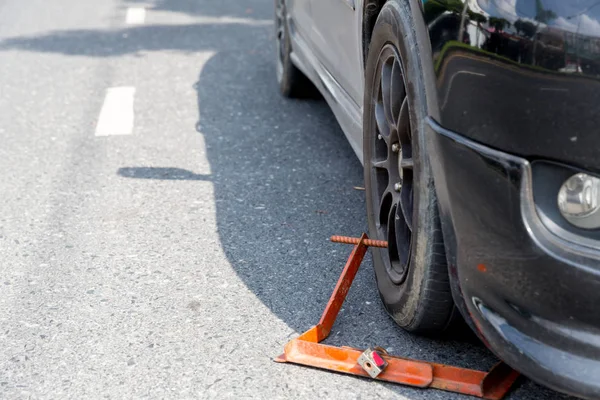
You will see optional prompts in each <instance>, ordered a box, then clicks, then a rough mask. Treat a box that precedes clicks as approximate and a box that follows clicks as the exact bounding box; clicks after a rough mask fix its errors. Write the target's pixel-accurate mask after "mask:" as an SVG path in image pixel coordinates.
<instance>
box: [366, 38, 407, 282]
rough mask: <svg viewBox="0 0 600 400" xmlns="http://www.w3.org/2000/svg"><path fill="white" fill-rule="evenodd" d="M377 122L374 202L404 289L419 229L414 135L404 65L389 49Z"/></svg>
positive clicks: (380, 75)
mask: <svg viewBox="0 0 600 400" xmlns="http://www.w3.org/2000/svg"><path fill="white" fill-rule="evenodd" d="M377 65H378V70H377V75H376V80H377V82H376V83H375V84H376V87H377V89H376V91H377V96H376V99H377V100H376V102H375V105H374V107H375V110H374V111H375V112H374V115H375V119H376V126H377V132H376V134H375V135H371V140H374V141H375V143H373V146H371V149H372V152H373V154H371V165H370V174H371V182H373V183H374V184H373V185H371V186H372V187H371V192H372V193H371V196H373V197H372V198H373V204H374V205H375V218H376V226H377V236H378V239H382V240H387V241H388V248H387V249H381V250H380V251H382V258H383V261H384V263H385V265H386V269H387V271H388V274H389V276H390V279H391V280H392V281H393V282H394V283H396V284H399V283H402V282H403V281H404V279H405V278H406V275H407V272H408V269H409V266H410V253H411V245H412V229H413V170H414V162H413V158H412V154H413V152H412V134H411V125H410V118H409V107H410V104H409V100H408V96H407V93H406V85H405V82H404V73H403V68H402V63H401V61H400V57H399V55H398V53H397V51H396V50H395V49H394V47H392V46H391V45H389V44H388V45H386V46H385V47H384V48H383V49H382V51H381V53H380V55H379V61H378V64H377Z"/></svg>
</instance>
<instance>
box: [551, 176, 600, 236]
mask: <svg viewBox="0 0 600 400" xmlns="http://www.w3.org/2000/svg"><path fill="white" fill-rule="evenodd" d="M558 208H559V209H560V212H561V214H562V215H563V217H565V219H566V220H567V221H569V222H570V223H571V224H573V225H575V226H577V227H579V228H584V229H596V228H600V179H598V178H595V177H593V176H590V175H588V174H575V175H573V176H571V177H570V178H569V179H567V180H566V181H565V182H564V183H563V185H562V186H561V188H560V191H559V192H558Z"/></svg>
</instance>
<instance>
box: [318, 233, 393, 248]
mask: <svg viewBox="0 0 600 400" xmlns="http://www.w3.org/2000/svg"><path fill="white" fill-rule="evenodd" d="M361 239H362V238H353V237H347V236H332V237H331V238H330V239H329V240H331V241H332V242H334V243H343V244H358V243H359V242H360V240H361ZM364 243H365V245H367V246H369V247H383V248H386V247H388V242H386V241H385V240H373V239H367V238H365V240H364Z"/></svg>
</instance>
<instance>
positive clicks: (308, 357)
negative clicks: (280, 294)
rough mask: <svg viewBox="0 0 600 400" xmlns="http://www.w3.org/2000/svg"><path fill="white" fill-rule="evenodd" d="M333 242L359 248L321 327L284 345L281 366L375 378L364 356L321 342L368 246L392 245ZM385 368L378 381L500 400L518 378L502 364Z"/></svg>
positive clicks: (396, 363)
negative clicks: (362, 360)
mask: <svg viewBox="0 0 600 400" xmlns="http://www.w3.org/2000/svg"><path fill="white" fill-rule="evenodd" d="M331 241H332V242H338V243H346V244H354V245H355V246H354V248H353V250H352V253H351V254H350V257H349V258H348V261H347V262H346V265H345V267H344V269H343V271H342V274H341V275H340V278H339V280H338V282H337V284H336V286H335V289H334V291H333V293H332V294H331V298H330V299H329V302H328V303H327V306H326V307H325V311H324V312H323V315H322V316H321V320H320V321H319V323H318V324H317V325H316V326H314V327H312V328H311V329H309V330H308V331H306V332H305V333H303V334H302V335H300V336H299V337H298V338H296V339H293V340H291V341H290V342H289V343H287V344H286V345H285V349H284V354H282V355H281V356H279V357H278V358H276V359H275V361H277V362H291V363H296V364H301V365H307V366H311V367H316V368H322V369H327V370H330V371H336V372H342V373H346V374H351V375H358V376H363V377H370V376H369V374H368V373H367V372H366V371H365V370H363V369H362V367H361V366H360V365H359V364H358V358H359V357H360V355H361V353H362V351H361V350H357V349H353V348H350V347H335V346H329V345H325V344H322V343H319V342H321V341H322V340H324V339H325V338H327V336H328V335H329V333H330V332H331V328H332V327H333V324H334V322H335V319H336V317H337V315H338V313H339V311H340V309H341V307H342V304H343V303H344V300H345V299H346V295H347V294H348V291H349V290H350V286H351V285H352V281H353V280H354V277H355V276H356V273H357V272H358V268H359V267H360V265H361V262H362V260H363V258H364V256H365V253H366V251H367V248H368V247H369V246H374V247H387V242H385V241H378V240H370V239H369V238H368V237H367V235H366V234H363V235H362V236H361V237H360V238H348V237H343V236H333V237H332V238H331ZM381 357H383V358H384V359H385V361H387V363H388V365H387V367H386V369H385V370H384V371H383V372H382V373H381V374H380V375H378V376H377V378H375V379H376V380H382V381H387V382H393V383H399V384H403V385H410V386H416V387H422V388H426V387H429V388H435V389H441V390H446V391H451V392H457V393H462V394H466V395H471V396H477V397H481V398H484V399H489V400H500V399H502V398H503V397H504V395H505V394H506V393H507V392H508V391H509V390H510V388H511V387H512V385H513V383H514V382H515V380H516V379H517V378H518V376H519V373H518V372H516V371H514V370H513V369H511V368H510V367H509V366H507V365H506V364H504V363H502V362H500V363H498V364H497V365H496V366H494V367H493V368H492V369H491V370H490V371H489V372H483V371H476V370H472V369H466V368H458V367H453V366H450V365H443V364H436V363H429V362H425V361H415V360H409V359H405V358H401V357H396V356H390V355H388V354H382V355H381Z"/></svg>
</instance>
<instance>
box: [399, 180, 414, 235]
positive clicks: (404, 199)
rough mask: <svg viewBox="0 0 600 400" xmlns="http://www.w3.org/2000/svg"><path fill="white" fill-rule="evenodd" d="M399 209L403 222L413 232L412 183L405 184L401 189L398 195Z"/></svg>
mask: <svg viewBox="0 0 600 400" xmlns="http://www.w3.org/2000/svg"><path fill="white" fill-rule="evenodd" d="M400 208H401V209H402V216H403V218H404V221H405V222H406V226H408V229H409V230H410V231H411V232H412V230H413V223H412V222H413V216H412V212H413V191H412V183H408V182H407V183H406V184H405V185H404V186H403V187H402V191H401V193H400Z"/></svg>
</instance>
